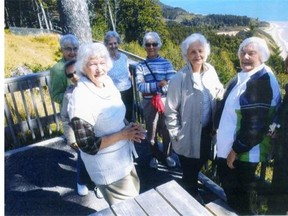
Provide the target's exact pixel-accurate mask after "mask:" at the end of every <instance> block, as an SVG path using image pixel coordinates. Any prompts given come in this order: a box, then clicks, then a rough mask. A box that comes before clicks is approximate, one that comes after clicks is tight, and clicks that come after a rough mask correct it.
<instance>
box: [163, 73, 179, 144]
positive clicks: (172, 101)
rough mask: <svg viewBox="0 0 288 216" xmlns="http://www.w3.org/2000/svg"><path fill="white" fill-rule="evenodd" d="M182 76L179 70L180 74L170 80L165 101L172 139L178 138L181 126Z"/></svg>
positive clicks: (166, 119)
mask: <svg viewBox="0 0 288 216" xmlns="http://www.w3.org/2000/svg"><path fill="white" fill-rule="evenodd" d="M181 78H182V77H181V75H180V72H179V74H177V75H175V77H174V78H173V79H172V80H171V81H170V83H169V87H168V92H167V97H166V102H165V123H166V125H167V129H168V131H169V134H170V136H171V138H172V140H177V135H178V132H179V130H180V128H181V112H180V107H181V103H182V101H181V100H182V97H181V91H182V85H181V82H182V80H181Z"/></svg>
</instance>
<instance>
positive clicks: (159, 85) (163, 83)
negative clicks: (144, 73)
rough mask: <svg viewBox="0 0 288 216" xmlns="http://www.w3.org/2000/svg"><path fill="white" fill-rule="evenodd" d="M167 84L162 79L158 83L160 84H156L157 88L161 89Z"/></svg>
mask: <svg viewBox="0 0 288 216" xmlns="http://www.w3.org/2000/svg"><path fill="white" fill-rule="evenodd" d="M167 84H168V82H167V81H166V80H165V79H164V80H162V81H160V82H158V84H157V85H158V87H163V86H166V85H167Z"/></svg>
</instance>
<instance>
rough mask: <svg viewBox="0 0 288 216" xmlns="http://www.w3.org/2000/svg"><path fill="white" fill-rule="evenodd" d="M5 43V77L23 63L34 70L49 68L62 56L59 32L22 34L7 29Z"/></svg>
mask: <svg viewBox="0 0 288 216" xmlns="http://www.w3.org/2000/svg"><path fill="white" fill-rule="evenodd" d="M4 44H5V48H4V77H5V78H7V77H10V76H11V72H12V71H13V70H15V69H16V68H17V67H19V66H23V65H25V66H27V67H28V68H30V69H31V70H32V71H33V72H37V71H44V70H47V69H49V68H50V67H51V66H53V65H54V64H55V63H56V62H57V61H58V60H59V58H61V53H60V51H59V36H58V35H57V34H45V35H37V36H34V35H27V36H21V35H14V34H11V33H9V31H5V34H4Z"/></svg>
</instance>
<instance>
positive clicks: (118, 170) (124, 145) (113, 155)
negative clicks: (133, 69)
mask: <svg viewBox="0 0 288 216" xmlns="http://www.w3.org/2000/svg"><path fill="white" fill-rule="evenodd" d="M68 112H69V117H70V119H72V118H73V117H79V118H81V119H84V120H85V121H87V122H89V123H90V124H92V125H94V132H95V135H96V136H97V137H102V136H106V135H109V134H113V133H116V132H118V131H120V130H122V129H123V128H124V127H125V124H124V117H125V106H124V104H123V102H122V100H121V96H120V93H119V91H118V90H117V88H116V87H115V86H114V84H113V81H112V80H111V78H110V77H108V76H107V79H106V82H105V87H104V88H97V87H96V86H95V85H94V84H93V83H92V82H91V81H90V80H88V79H87V78H86V77H81V79H80V80H79V81H78V84H77V87H76V88H75V90H74V91H73V95H72V99H71V100H70V103H69V105H68ZM133 151H135V148H134V145H133V144H132V143H131V142H130V141H129V140H121V141H118V142H116V143H114V144H113V145H111V146H109V147H107V148H104V149H101V150H100V151H99V152H98V153H97V154H96V155H89V154H86V153H85V152H82V151H81V157H82V159H83V162H84V164H85V167H86V169H87V171H88V173H89V175H90V177H91V179H92V180H93V181H94V182H95V184H97V185H107V184H111V183H113V182H115V181H118V180H120V179H121V178H123V177H125V176H126V175H128V174H129V172H130V171H131V169H132V167H133V156H132V152H133Z"/></svg>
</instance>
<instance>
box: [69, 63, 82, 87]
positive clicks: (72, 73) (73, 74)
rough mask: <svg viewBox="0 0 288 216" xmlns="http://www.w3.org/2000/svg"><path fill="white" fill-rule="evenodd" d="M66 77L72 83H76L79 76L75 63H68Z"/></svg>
mask: <svg viewBox="0 0 288 216" xmlns="http://www.w3.org/2000/svg"><path fill="white" fill-rule="evenodd" d="M66 77H67V78H68V79H70V80H71V81H72V82H73V83H76V82H77V81H78V79H79V77H78V76H77V75H76V70H75V64H73V65H70V66H68V67H67V68H66Z"/></svg>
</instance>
